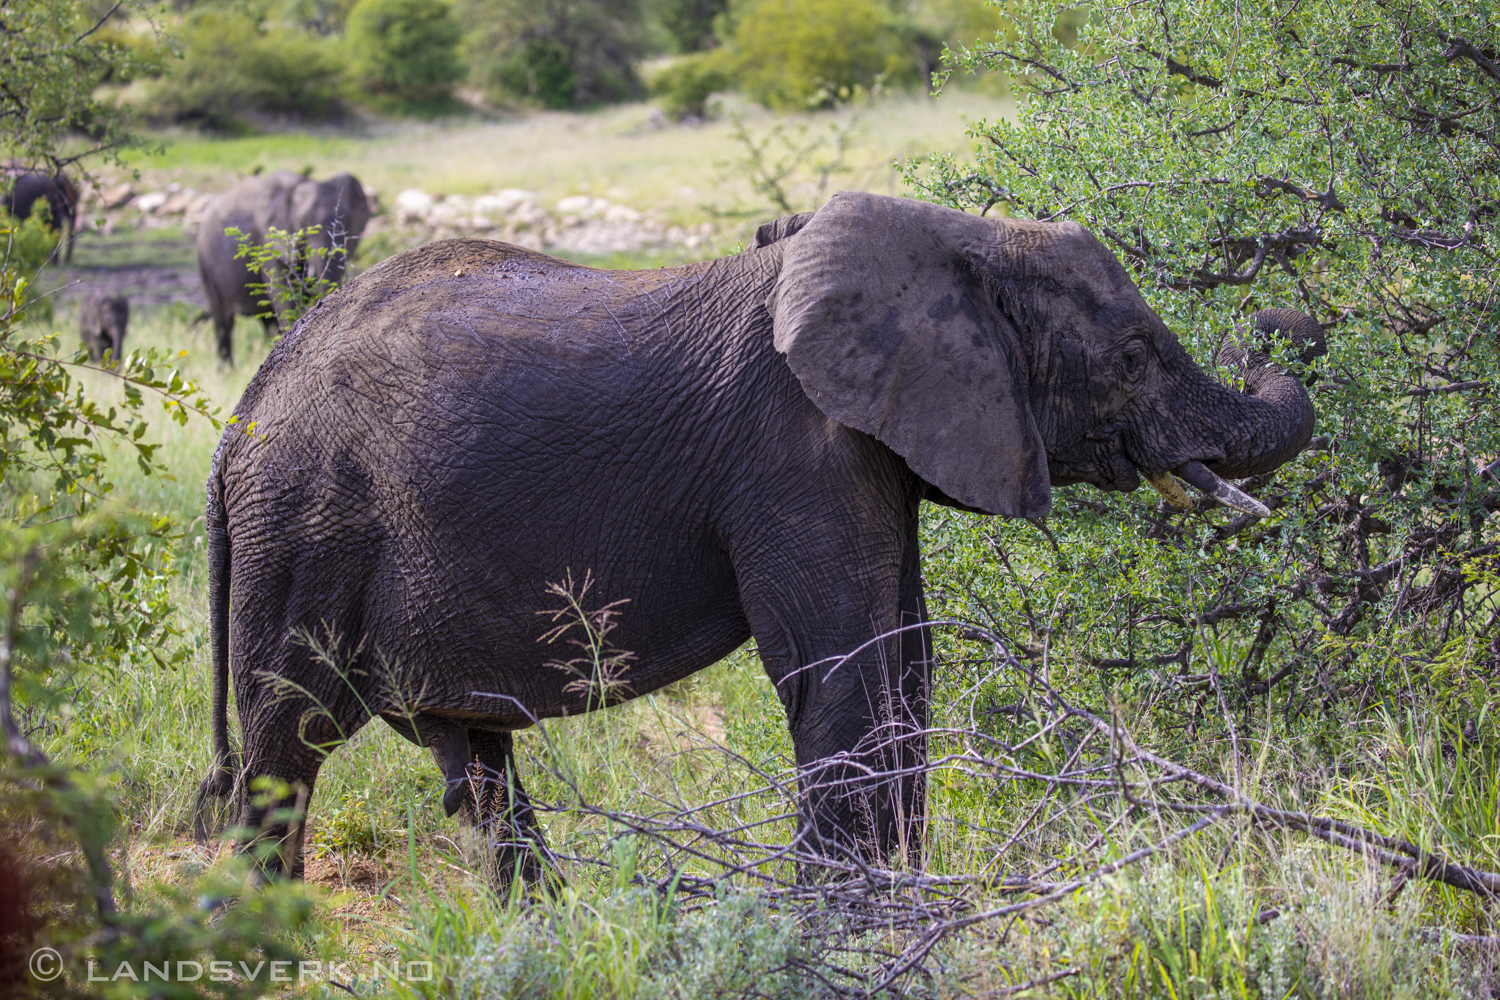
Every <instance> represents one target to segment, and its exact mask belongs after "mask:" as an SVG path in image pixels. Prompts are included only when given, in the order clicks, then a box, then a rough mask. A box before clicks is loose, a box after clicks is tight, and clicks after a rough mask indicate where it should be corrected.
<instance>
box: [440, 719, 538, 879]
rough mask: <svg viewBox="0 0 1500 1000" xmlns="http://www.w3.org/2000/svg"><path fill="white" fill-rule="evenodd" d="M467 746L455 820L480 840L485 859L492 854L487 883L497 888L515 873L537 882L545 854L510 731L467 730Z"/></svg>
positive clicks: (534, 812)
mask: <svg viewBox="0 0 1500 1000" xmlns="http://www.w3.org/2000/svg"><path fill="white" fill-rule="evenodd" d="M469 745H470V746H471V747H472V749H473V754H474V761H473V764H472V765H471V766H470V769H469V785H468V794H467V795H466V796H465V798H464V801H463V804H462V806H461V807H460V810H459V815H460V819H461V821H462V822H463V823H464V824H465V825H467V826H469V827H471V828H472V829H473V830H474V832H475V834H476V835H477V836H478V837H481V838H483V840H482V841H481V843H483V844H485V845H486V856H487V857H489V856H490V855H489V852H490V851H493V852H494V853H493V864H494V869H493V871H494V878H493V881H494V883H495V885H496V887H497V888H505V887H506V886H509V885H510V884H511V882H512V881H513V880H514V879H515V878H516V877H517V876H519V877H520V878H521V879H522V881H524V882H526V883H527V884H528V885H535V884H537V883H539V882H540V881H541V880H542V876H543V874H544V870H545V867H546V861H547V859H548V858H549V857H550V856H551V855H550V852H549V851H548V849H547V841H546V838H545V837H544V836H543V834H542V830H541V827H540V826H538V825H537V821H536V810H535V809H533V808H532V805H531V799H530V797H529V796H527V794H526V789H524V788H523V787H521V776H520V771H519V768H517V767H516V754H515V739H514V738H513V737H512V735H511V734H510V733H495V732H490V731H489V730H485V729H470V730H469Z"/></svg>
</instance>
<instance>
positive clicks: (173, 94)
mask: <svg viewBox="0 0 1500 1000" xmlns="http://www.w3.org/2000/svg"><path fill="white" fill-rule="evenodd" d="M341 71H342V64H341V62H340V60H339V59H338V58H337V57H336V56H335V54H334V53H333V51H332V49H331V47H330V46H329V44H328V43H327V42H324V41H322V40H320V39H317V38H314V37H312V36H310V35H307V34H305V33H303V32H300V31H294V30H290V29H285V28H271V27H268V26H267V25H266V24H264V23H263V22H262V21H260V20H259V19H258V18H256V17H254V16H252V15H251V14H249V13H247V12H245V11H243V10H227V9H220V8H212V7H210V8H205V9H203V10H200V11H196V12H194V13H193V14H192V15H191V16H190V17H189V18H188V20H187V23H186V25H184V28H183V33H182V60H181V61H180V62H176V63H175V64H174V63H173V62H170V61H169V62H168V63H167V65H166V72H165V73H164V75H163V76H162V77H161V78H160V79H159V80H156V81H153V82H151V83H150V84H148V85H147V86H146V87H145V89H144V93H143V96H142V98H141V99H140V101H139V105H140V108H141V110H142V111H144V112H145V114H146V115H147V116H148V117H149V118H152V119H155V120H157V121H160V122H171V123H174V124H184V125H196V126H199V127H201V128H205V129H209V130H212V131H219V132H244V131H246V129H247V128H248V124H247V117H249V118H253V117H256V116H260V115H287V116H292V117H298V118H310V119H320V118H326V117H328V116H329V115H331V114H333V113H335V112H336V110H337V108H338V88H339V76H340V73H341Z"/></svg>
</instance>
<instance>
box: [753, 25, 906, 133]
mask: <svg viewBox="0 0 1500 1000" xmlns="http://www.w3.org/2000/svg"><path fill="white" fill-rule="evenodd" d="M736 15H737V16H736V23H735V26H734V34H733V38H732V40H731V41H732V48H733V64H732V65H733V69H734V76H735V80H736V82H737V83H738V84H739V86H740V89H741V90H742V91H744V93H745V95H746V96H747V97H749V98H750V99H752V100H755V101H759V102H760V103H762V104H765V105H766V106H768V107H771V108H775V109H778V110H806V109H808V108H817V107H824V106H827V105H830V104H834V103H836V102H837V101H838V100H839V97H838V95H839V94H840V92H843V93H849V92H851V91H855V90H858V89H860V88H865V89H868V88H869V87H872V86H873V85H874V84H875V83H876V82H877V81H879V80H882V79H885V80H889V81H892V82H899V81H907V80H911V79H913V78H915V75H916V69H915V64H914V62H913V60H912V58H911V53H910V52H909V51H908V49H907V46H906V44H905V42H904V41H903V39H902V37H901V34H900V32H899V31H898V30H897V27H896V24H895V22H894V20H893V18H892V16H891V14H890V12H889V10H888V9H887V8H886V7H885V6H884V5H883V4H881V3H880V2H879V0H747V3H746V4H745V5H743V6H742V7H740V8H738V9H737V10H736Z"/></svg>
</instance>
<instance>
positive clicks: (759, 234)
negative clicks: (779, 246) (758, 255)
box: [750, 212, 815, 249]
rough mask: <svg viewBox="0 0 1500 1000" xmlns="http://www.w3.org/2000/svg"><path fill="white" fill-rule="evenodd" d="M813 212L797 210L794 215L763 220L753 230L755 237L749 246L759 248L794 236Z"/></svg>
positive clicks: (809, 219)
mask: <svg viewBox="0 0 1500 1000" xmlns="http://www.w3.org/2000/svg"><path fill="white" fill-rule="evenodd" d="M814 214H815V213H813V212H799V213H797V214H796V215H783V216H782V217H781V218H779V219H772V220H771V221H770V222H763V223H761V225H760V228H759V229H757V230H756V231H755V239H754V240H752V241H751V244H750V245H751V246H752V247H754V248H756V249H759V248H760V247H768V246H770V245H771V244H772V243H780V242H781V241H782V240H784V239H786V238H787V237H788V236H796V235H797V234H798V233H799V232H801V231H802V227H803V226H806V225H807V224H808V223H809V222H811V221H812V217H813V215H814Z"/></svg>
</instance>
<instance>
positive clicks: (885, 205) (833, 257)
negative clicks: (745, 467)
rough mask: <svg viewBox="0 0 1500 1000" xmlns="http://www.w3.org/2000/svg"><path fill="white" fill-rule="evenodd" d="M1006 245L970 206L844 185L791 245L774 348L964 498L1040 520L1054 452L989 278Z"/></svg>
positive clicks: (823, 402)
mask: <svg viewBox="0 0 1500 1000" xmlns="http://www.w3.org/2000/svg"><path fill="white" fill-rule="evenodd" d="M997 242H998V235H997V233H996V230H995V228H994V227H993V226H992V225H991V224H990V223H988V222H986V221H985V220H983V219H980V218H977V217H975V216H972V215H966V214H965V213H963V212H956V211H953V210H952V209H947V208H941V207H939V206H937V205H931V204H928V203H926V202H919V201H912V200H909V199H901V198H887V197H882V196H880V195H870V194H861V193H856V192H848V191H845V192H840V193H839V194H836V195H834V196H833V198H832V199H831V200H830V201H829V202H828V204H827V205H825V206H824V207H823V208H821V209H819V210H818V212H816V213H815V214H814V215H813V217H812V219H811V220H809V221H808V222H807V223H806V224H805V225H804V226H802V227H801V231H800V232H798V233H797V234H796V236H795V237H793V238H790V239H788V240H787V241H786V251H785V255H784V257H783V258H782V270H781V276H780V278H779V280H778V282H777V284H776V288H775V290H774V292H773V293H772V295H771V298H770V300H769V301H768V303H767V306H768V308H769V309H770V311H771V315H772V318H773V321H774V324H775V338H776V349H777V350H778V351H781V352H782V353H783V354H785V355H786V359H787V364H788V365H790V366H791V369H792V372H793V373H794V374H795V375H796V376H797V378H798V379H799V380H800V381H801V382H802V390H803V391H804V392H805V393H807V395H808V397H809V398H810V399H811V400H812V401H813V402H814V403H815V404H817V406H818V408H819V409H820V410H822V411H823V412H824V413H825V414H827V415H828V416H829V417H831V418H832V419H834V420H837V421H838V422H839V423H842V424H845V425H847V426H849V427H853V428H856V429H858V430H861V431H864V432H865V433H867V434H872V435H874V436H875V437H876V438H879V439H880V440H881V441H883V442H884V443H885V444H886V445H887V446H889V447H890V448H891V450H893V451H895V452H896V453H897V454H899V455H900V456H901V457H902V458H904V459H906V463H907V465H909V466H910V467H911V469H912V471H913V472H915V473H916V474H917V475H919V476H921V477H922V478H923V479H924V480H926V481H927V482H928V483H930V484H931V485H933V486H936V487H937V488H938V489H939V490H941V491H942V492H943V493H945V494H947V495H948V496H950V497H952V498H953V499H954V500H957V501H959V503H961V504H963V505H965V506H968V507H974V508H978V509H979V510H983V511H988V512H989V513H992V514H1008V515H1012V516H1016V517H1040V516H1042V515H1043V514H1046V513H1047V511H1048V510H1049V509H1050V507H1051V502H1052V492H1051V488H1050V484H1049V480H1048V476H1047V452H1046V448H1045V447H1044V446H1043V443H1042V438H1041V434H1040V433H1039V432H1038V430H1037V425H1036V421H1035V420H1034V419H1033V417H1032V413H1031V407H1030V405H1029V402H1028V400H1029V398H1030V393H1029V391H1028V385H1027V371H1026V361H1025V356H1024V353H1023V350H1022V345H1021V344H1020V343H1019V341H1018V334H1017V331H1016V330H1015V328H1014V327H1013V326H1012V325H1011V324H1010V322H1009V321H1008V320H1007V319H1006V318H1005V317H1004V316H1003V315H1002V314H1001V311H1000V309H999V308H998V307H997V305H996V298H995V295H996V294H997V293H996V292H995V291H994V290H993V289H994V288H995V287H998V284H999V283H1000V282H995V283H994V284H990V283H988V282H987V281H986V276H987V274H988V272H990V271H992V270H993V267H994V264H993V262H994V261H995V260H996V259H998V258H1001V257H1003V256H1004V255H997V254H996V252H995V251H996V249H997ZM988 276H989V277H991V278H994V277H997V276H995V275H992V274H989V275H988ZM998 277H1000V279H1001V281H1003V279H1004V276H998ZM987 285H989V288H990V289H991V290H987Z"/></svg>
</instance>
